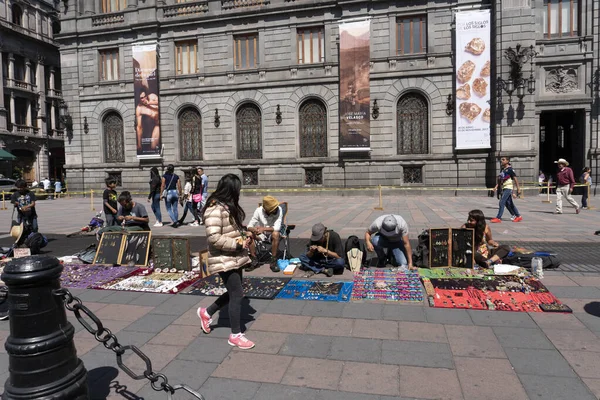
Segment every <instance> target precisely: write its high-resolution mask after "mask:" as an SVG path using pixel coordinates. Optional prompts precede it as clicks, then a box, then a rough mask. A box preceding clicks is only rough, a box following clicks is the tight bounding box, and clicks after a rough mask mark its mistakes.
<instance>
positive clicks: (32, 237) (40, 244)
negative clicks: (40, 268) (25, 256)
mask: <svg viewBox="0 0 600 400" xmlns="http://www.w3.org/2000/svg"><path fill="white" fill-rule="evenodd" d="M23 244H24V245H25V246H27V247H29V249H30V250H31V255H34V254H40V249H43V248H44V247H46V245H47V244H48V239H47V238H46V236H44V235H42V234H41V233H39V232H32V233H30V234H29V236H27V239H25V242H24V243H23Z"/></svg>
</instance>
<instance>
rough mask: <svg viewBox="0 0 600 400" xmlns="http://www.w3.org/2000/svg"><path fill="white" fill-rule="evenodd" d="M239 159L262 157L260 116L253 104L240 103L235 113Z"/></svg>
mask: <svg viewBox="0 0 600 400" xmlns="http://www.w3.org/2000/svg"><path fill="white" fill-rule="evenodd" d="M235 120H236V125H237V138H238V158H239V159H259V158H262V128H261V126H262V117H261V114H260V110H259V109H258V107H257V106H255V105H254V104H250V103H248V104H244V105H242V106H241V107H240V108H239V110H238V111H237V113H236V115H235Z"/></svg>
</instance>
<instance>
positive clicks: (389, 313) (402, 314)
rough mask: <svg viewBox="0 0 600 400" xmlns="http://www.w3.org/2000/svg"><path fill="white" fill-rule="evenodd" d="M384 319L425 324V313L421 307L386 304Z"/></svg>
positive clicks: (384, 306)
mask: <svg viewBox="0 0 600 400" xmlns="http://www.w3.org/2000/svg"><path fill="white" fill-rule="evenodd" d="M383 319H385V320H391V321H410V322H425V321H426V320H425V311H424V307H423V306H421V305H418V306H417V305H410V306H409V305H403V304H384V305H383Z"/></svg>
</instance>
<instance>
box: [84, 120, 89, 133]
mask: <svg viewBox="0 0 600 400" xmlns="http://www.w3.org/2000/svg"><path fill="white" fill-rule="evenodd" d="M89 131H90V126H89V125H88V122H87V117H83V133H85V134H86V135H87V134H88V133H89Z"/></svg>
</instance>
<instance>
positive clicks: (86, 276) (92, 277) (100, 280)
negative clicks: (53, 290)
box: [60, 264, 138, 289]
mask: <svg viewBox="0 0 600 400" xmlns="http://www.w3.org/2000/svg"><path fill="white" fill-rule="evenodd" d="M63 267H64V269H63V272H62V275H61V277H60V283H61V285H62V286H64V287H70V288H78V289H87V288H89V287H91V286H99V285H103V284H105V283H106V282H110V281H112V280H113V279H117V278H120V277H123V276H127V275H129V274H131V273H133V272H134V271H137V270H138V267H113V266H109V265H94V264H63Z"/></svg>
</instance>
